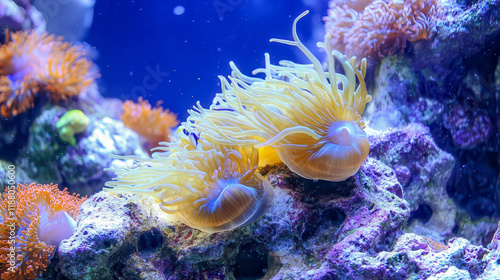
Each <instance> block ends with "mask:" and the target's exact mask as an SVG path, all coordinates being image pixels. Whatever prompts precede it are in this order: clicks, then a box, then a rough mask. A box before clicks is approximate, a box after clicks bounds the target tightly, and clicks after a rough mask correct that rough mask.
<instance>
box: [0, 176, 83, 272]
mask: <svg viewBox="0 0 500 280" xmlns="http://www.w3.org/2000/svg"><path fill="white" fill-rule="evenodd" d="M16 199H17V201H16ZM85 200H86V197H84V198H80V197H79V196H78V195H70V194H69V193H68V192H67V190H66V189H64V190H63V191H60V190H59V189H58V188H57V185H52V184H50V185H40V184H36V183H31V184H29V185H28V184H27V183H26V182H25V183H24V185H23V184H18V185H17V188H16V189H15V190H13V189H11V190H10V194H9V187H8V188H7V189H6V190H5V192H4V193H3V201H1V202H0V217H1V220H2V222H1V223H0V273H1V276H0V278H1V279H35V278H36V277H37V276H38V275H39V274H40V273H41V272H43V271H44V270H45V268H46V267H47V265H48V264H49V260H50V258H51V257H52V255H53V253H54V249H55V248H56V247H57V246H58V245H59V242H60V241H61V240H60V239H61V238H63V239H64V238H67V237H69V236H67V234H68V233H69V234H71V233H72V231H70V232H68V230H66V229H67V225H62V224H61V223H65V221H66V220H65V219H64V217H71V218H72V219H76V217H77V216H78V214H79V208H80V205H81V204H82V203H83V202H84V201H85ZM13 201H15V202H16V203H15V204H12V202H13ZM9 202H11V203H9ZM72 219H71V220H72ZM73 223H74V220H73ZM64 234H66V236H63V235H64ZM54 235H58V236H54ZM12 252H14V253H12ZM9 254H10V255H9ZM11 255H12V258H11Z"/></svg>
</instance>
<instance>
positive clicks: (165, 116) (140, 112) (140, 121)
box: [121, 97, 179, 148]
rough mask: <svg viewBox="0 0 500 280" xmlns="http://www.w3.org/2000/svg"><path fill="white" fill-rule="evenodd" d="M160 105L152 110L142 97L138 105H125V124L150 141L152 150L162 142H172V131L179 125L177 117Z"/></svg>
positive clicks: (129, 102) (122, 116) (127, 102)
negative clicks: (170, 137)
mask: <svg viewBox="0 0 500 280" xmlns="http://www.w3.org/2000/svg"><path fill="white" fill-rule="evenodd" d="M160 104H161V102H158V103H157V104H156V106H155V108H151V105H150V104H149V102H148V101H147V100H142V98H141V97H139V101H138V103H135V102H133V101H131V100H127V101H125V102H124V103H123V114H122V115H121V118H122V121H123V124H125V126H126V127H128V128H130V129H132V130H133V131H135V132H137V134H139V135H140V136H142V137H144V138H145V139H146V140H147V141H149V142H150V143H149V144H150V148H154V147H157V146H159V143H160V142H170V139H169V136H170V130H171V129H172V128H173V127H176V126H177V125H179V121H178V120H177V117H176V115H175V114H173V113H171V112H169V110H168V109H165V110H164V109H163V107H161V106H160Z"/></svg>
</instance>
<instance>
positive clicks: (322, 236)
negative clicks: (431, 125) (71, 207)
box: [58, 159, 410, 279]
mask: <svg viewBox="0 0 500 280" xmlns="http://www.w3.org/2000/svg"><path fill="white" fill-rule="evenodd" d="M263 172H264V173H267V174H268V177H269V179H270V180H271V182H272V183H273V185H275V186H276V192H277V195H276V197H277V200H276V202H275V204H274V206H273V207H272V209H270V211H269V213H268V214H266V215H265V216H264V217H263V218H262V219H260V220H259V221H258V222H256V223H253V224H251V225H249V226H246V227H243V228H238V229H236V230H233V231H227V232H222V233H216V234H207V233H203V232H201V231H198V230H195V229H191V228H188V227H187V226H185V225H174V224H172V223H171V222H168V217H167V214H165V213H163V212H162V211H161V210H160V209H158V207H157V205H156V203H153V202H151V201H149V200H142V201H137V202H131V203H127V202H126V200H125V199H124V198H117V197H115V196H111V195H109V194H107V193H105V192H99V193H98V194H96V195H94V196H92V197H90V198H89V199H88V201H87V202H85V203H84V204H83V205H82V209H81V213H80V216H79V218H78V221H77V222H78V228H77V229H76V231H75V234H74V235H73V236H72V237H71V238H70V239H67V240H65V241H63V242H62V243H61V245H60V247H59V258H60V262H59V264H58V265H59V267H60V269H61V274H62V275H64V276H65V277H67V278H69V279H94V278H95V277H101V278H106V276H109V277H111V275H120V276H122V277H125V278H129V279H131V278H134V279H163V278H165V279H168V278H169V277H170V278H171V279H181V278H182V279H189V278H192V277H198V276H200V275H204V277H206V278H210V279H212V278H218V279H226V278H232V277H244V276H249V275H250V276H252V275H253V276H255V275H257V276H259V277H266V278H270V279H283V278H290V279H312V278H318V279H329V278H328V277H329V276H328V275H331V273H333V271H338V273H344V274H345V275H351V274H353V273H357V272H356V268H355V265H358V264H356V263H354V262H353V263H349V260H350V259H346V261H345V262H344V261H340V260H342V259H343V258H345V257H347V256H348V255H352V254H354V255H359V256H360V258H361V256H365V257H368V256H369V255H370V254H371V253H368V252H372V253H374V252H379V251H383V250H388V249H389V246H390V244H391V243H392V242H393V241H394V240H395V239H396V238H397V237H398V235H399V234H400V233H401V231H400V230H401V229H402V228H403V227H404V225H405V222H406V220H407V219H408V217H409V214H410V208H409V205H408V203H407V202H406V201H404V200H403V199H402V198H401V196H402V187H401V185H400V184H399V182H398V181H397V179H396V176H395V173H394V171H393V170H392V169H390V168H389V167H387V166H386V165H384V164H383V163H381V162H379V161H377V160H375V159H369V160H368V161H367V162H366V163H365V164H364V165H363V166H362V168H361V171H360V172H358V173H357V174H356V175H355V176H354V177H352V178H350V179H348V180H347V181H345V182H341V183H331V182H325V181H318V182H314V181H311V180H305V179H302V178H300V177H298V176H297V175H295V174H294V173H291V172H290V171H288V169H287V168H286V167H285V166H284V165H282V164H280V165H276V166H274V167H268V168H267V169H266V170H263ZM303 189H308V190H313V191H308V192H302V191H301V190H303ZM248 258H250V259H248ZM248 261H251V262H252V265H253V268H249V267H248V264H247V262H248Z"/></svg>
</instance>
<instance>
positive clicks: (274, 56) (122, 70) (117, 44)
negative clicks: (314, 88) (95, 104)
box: [86, 0, 327, 120]
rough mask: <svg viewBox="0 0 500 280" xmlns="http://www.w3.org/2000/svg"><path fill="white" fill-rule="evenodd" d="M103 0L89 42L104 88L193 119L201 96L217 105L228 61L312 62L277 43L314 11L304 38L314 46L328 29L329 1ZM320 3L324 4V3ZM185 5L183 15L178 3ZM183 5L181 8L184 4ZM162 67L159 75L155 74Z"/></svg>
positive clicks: (250, 64)
mask: <svg viewBox="0 0 500 280" xmlns="http://www.w3.org/2000/svg"><path fill="white" fill-rule="evenodd" d="M312 2H314V3H316V4H314V5H312V4H304V3H303V1H297V0H292V1H285V0H278V1H263V0H253V1H241V0H239V1H238V0H232V1H227V0H216V1H163V0H155V1H153V0H152V1H112V0H109V1H102V0H101V1H97V2H96V6H95V12H94V22H93V25H92V27H91V30H90V32H89V34H88V36H87V38H86V41H87V42H88V43H89V44H90V45H92V46H93V47H95V49H96V50H97V53H98V56H97V57H96V58H95V62H96V64H97V65H98V67H99V68H100V72H101V75H102V77H101V79H100V80H99V85H100V90H101V92H102V94H103V95H104V96H106V97H116V98H120V99H122V100H126V99H133V100H137V98H138V97H139V96H143V97H144V98H145V99H148V100H150V102H151V103H152V104H156V101H158V100H163V101H164V102H163V106H164V107H165V108H169V109H170V110H171V111H173V112H174V113H176V114H178V117H179V119H180V120H185V118H186V117H187V112H186V111H187V109H189V108H191V107H192V106H193V105H194V104H195V103H196V101H198V100H200V101H201V103H202V105H203V106H204V107H207V106H209V105H210V103H211V100H212V99H213V97H214V95H215V93H217V92H220V82H219V79H218V75H225V76H227V75H229V74H230V68H229V61H231V60H233V61H234V62H235V63H236V65H237V66H238V67H239V68H240V69H241V70H242V71H243V72H244V73H246V74H250V73H251V71H252V70H253V69H255V68H259V67H263V66H264V53H265V52H269V53H270V54H271V61H272V62H273V63H277V62H278V61H279V60H281V59H288V60H295V61H298V62H305V61H306V60H305V57H304V56H303V55H302V54H301V53H300V52H299V51H298V49H297V48H295V47H290V46H284V45H281V44H277V43H270V42H269V39H270V38H273V37H276V38H283V39H291V38H292V32H291V27H292V23H293V19H294V18H295V17H296V16H298V15H299V14H300V13H302V12H303V11H305V10H306V9H310V10H311V13H310V14H309V15H308V16H307V17H306V18H304V19H303V20H301V22H300V23H299V26H298V30H299V35H300V38H301V39H302V40H303V41H304V42H305V43H307V44H308V45H309V46H311V47H312V48H313V49H314V51H315V52H317V49H316V47H315V46H314V44H315V42H316V41H317V40H321V39H322V38H321V37H322V36H324V34H323V28H322V22H321V16H322V15H324V14H325V13H326V9H327V2H326V1H312ZM318 2H319V3H318ZM177 6H182V7H184V9H185V11H184V13H183V14H181V15H176V14H175V13H174V9H175V7H177ZM178 9H179V8H178ZM154 73H159V74H154Z"/></svg>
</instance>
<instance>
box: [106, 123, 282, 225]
mask: <svg viewBox="0 0 500 280" xmlns="http://www.w3.org/2000/svg"><path fill="white" fill-rule="evenodd" d="M183 131H188V127H181V128H179V140H178V141H177V142H174V143H169V144H168V145H166V146H163V145H162V146H159V147H157V148H155V149H154V150H155V151H156V152H155V153H154V154H153V156H152V157H153V158H152V159H136V160H138V161H139V162H140V166H138V167H136V168H131V169H128V168H126V169H115V170H112V171H114V172H115V173H116V174H117V176H118V177H117V178H116V180H115V181H110V182H107V183H106V186H107V187H109V188H108V189H107V191H108V192H110V193H114V194H123V193H132V194H137V196H138V197H142V196H149V197H152V198H153V199H154V200H155V201H157V202H158V203H159V205H160V208H161V209H162V210H163V211H165V212H167V213H169V214H171V215H173V216H174V217H175V218H177V220H179V221H180V222H182V223H184V224H186V225H188V226H190V227H192V228H196V229H199V230H202V231H205V232H220V231H226V230H231V229H234V228H237V227H240V226H244V225H247V224H250V223H252V222H254V221H256V220H257V219H258V218H260V217H261V216H262V215H263V214H265V213H266V211H267V209H268V208H269V207H270V205H271V204H272V202H273V199H274V192H273V189H272V187H271V184H270V183H269V181H268V180H267V179H265V178H263V177H262V176H261V175H260V174H259V173H258V172H256V169H257V166H258V151H257V149H254V148H252V147H239V146H236V145H233V146H225V145H220V144H214V143H212V142H209V141H207V139H204V138H200V137H198V136H197V134H196V132H194V131H190V132H183ZM165 144H166V143H165Z"/></svg>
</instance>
